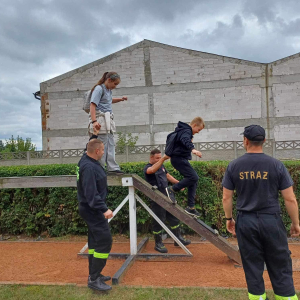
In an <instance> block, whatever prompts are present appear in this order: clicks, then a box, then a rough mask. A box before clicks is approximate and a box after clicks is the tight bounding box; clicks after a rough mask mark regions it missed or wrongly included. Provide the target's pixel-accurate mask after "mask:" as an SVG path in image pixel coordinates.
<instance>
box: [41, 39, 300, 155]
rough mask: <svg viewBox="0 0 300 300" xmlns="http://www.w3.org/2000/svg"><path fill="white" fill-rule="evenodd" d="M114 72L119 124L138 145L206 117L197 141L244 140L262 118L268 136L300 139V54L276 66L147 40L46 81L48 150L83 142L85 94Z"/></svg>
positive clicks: (44, 106) (160, 141)
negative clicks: (243, 134) (179, 124)
mask: <svg viewBox="0 0 300 300" xmlns="http://www.w3.org/2000/svg"><path fill="white" fill-rule="evenodd" d="M107 70H114V71H116V72H118V73H120V75H121V79H122V81H121V84H120V85H119V87H118V88H117V89H116V90H114V91H113V94H114V96H121V95H127V96H128V101H127V102H121V103H118V104H114V107H113V108H114V114H115V117H116V124H117V129H118V131H120V132H127V133H133V134H134V135H138V136H139V140H138V144H139V145H150V144H163V143H165V139H166V136H167V134H168V133H169V132H170V131H172V130H173V129H174V128H175V126H176V123H177V122H178V121H179V120H181V121H184V122H189V121H191V119H192V118H194V117H196V116H201V117H203V118H204V120H205V122H206V128H205V130H203V131H202V132H201V133H200V134H199V135H196V136H195V139H194V141H195V142H212V141H233V140H236V141H239V140H241V136H240V133H241V132H242V131H243V127H244V126H247V125H250V124H254V123H256V124H260V125H262V126H264V127H265V128H266V129H267V138H269V139H275V140H298V139H299V140H300V121H299V120H298V119H299V116H300V104H299V103H300V101H299V100H300V99H299V98H300V57H299V54H297V55H294V56H292V57H289V58H286V59H282V60H279V61H277V62H274V63H271V64H261V63H255V62H249V61H244V60H240V59H234V58H228V57H223V56H219V55H214V54H209V53H203V52H199V51H192V50H188V49H181V48H177V47H172V46H168V45H164V44H159V43H156V42H152V41H147V40H144V41H142V42H140V43H138V44H135V45H133V46H130V47H128V48H126V49H123V50H121V51H119V52H116V53H114V54H112V55H109V56H107V57H105V58H103V59H100V60H98V61H95V62H93V63H91V64H88V65H86V66H83V67H81V68H78V69H76V70H73V71H71V72H68V73H66V74H63V75H61V76H59V77H56V78H53V79H51V80H49V81H46V82H44V83H41V93H42V106H41V111H42V128H43V149H44V150H47V149H48V150H53V149H74V148H78V149H81V148H84V145H85V143H86V142H87V140H88V136H87V125H88V124H87V122H88V116H87V114H86V113H85V112H84V111H83V110H82V109H81V107H82V96H83V94H84V92H85V91H86V90H88V89H90V88H91V87H92V86H93V85H94V84H95V83H96V82H97V81H98V80H99V78H100V77H101V76H102V74H103V73H104V72H105V71H107Z"/></svg>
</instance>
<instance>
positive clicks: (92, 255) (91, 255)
mask: <svg viewBox="0 0 300 300" xmlns="http://www.w3.org/2000/svg"><path fill="white" fill-rule="evenodd" d="M88 257H89V278H88V282H89V281H90V280H91V279H90V275H91V274H92V272H93V268H92V264H93V257H94V254H89V256H88ZM105 265H106V262H105V264H104V266H105ZM104 266H103V268H104ZM100 278H101V280H102V281H109V280H111V277H110V276H104V275H102V274H101V273H100Z"/></svg>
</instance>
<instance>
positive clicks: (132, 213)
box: [78, 177, 193, 284]
mask: <svg viewBox="0 0 300 300" xmlns="http://www.w3.org/2000/svg"><path fill="white" fill-rule="evenodd" d="M122 186H124V187H128V195H127V196H126V197H125V199H124V200H123V201H122V202H121V204H120V205H119V206H118V207H117V208H116V209H115V211H114V212H113V215H114V217H115V216H116V214H117V213H118V212H119V211H120V210H121V208H122V207H123V206H124V204H125V203H126V202H127V201H128V202H129V232H130V254H129V253H110V255H109V259H116V258H123V259H124V258H125V259H126V260H125V262H124V263H123V265H122V267H121V268H120V269H119V270H118V271H117V272H116V273H115V274H114V275H113V277H112V283H113V284H119V283H121V281H122V279H123V278H124V276H125V274H126V273H127V272H128V270H129V268H130V267H131V266H132V265H133V263H134V261H135V260H143V261H162V260H172V259H174V260H176V261H183V260H190V259H191V258H192V256H193V254H192V253H191V252H190V251H189V250H188V249H187V248H186V247H185V246H184V245H183V244H182V243H181V242H180V241H179V240H178V239H177V237H176V236H175V235H174V234H173V233H172V231H171V230H170V229H169V228H168V227H167V226H166V225H165V224H164V223H163V222H162V221H161V220H160V219H159V218H158V217H157V216H156V215H155V213H154V212H153V211H152V210H151V209H150V208H149V207H148V206H147V205H146V204H145V202H144V201H143V200H142V199H141V198H140V197H139V196H138V195H137V194H135V188H134V185H133V178H132V177H123V178H122ZM136 201H138V202H139V203H140V204H141V205H142V206H143V207H144V208H145V209H146V210H147V211H148V213H149V214H150V215H151V216H152V217H153V218H154V219H155V220H156V221H157V222H158V223H159V224H160V225H161V226H162V227H163V228H164V229H165V231H166V232H167V233H168V234H169V235H170V236H171V237H172V238H173V240H174V241H176V242H177V244H178V245H179V246H180V247H181V248H182V249H183V250H184V251H185V253H186V254H156V253H154V254H152V253H141V252H142V250H143V249H144V248H145V247H146V244H147V242H148V240H149V239H148V238H145V239H143V240H142V241H141V242H140V244H139V245H137V223H136ZM112 219H113V218H111V219H109V220H108V222H110V221H111V220H112ZM87 248H88V244H87V243H86V244H85V245H84V247H83V248H82V249H81V250H80V251H79V253H78V256H79V257H87V256H88V254H87V253H84V252H85V251H86V249H87Z"/></svg>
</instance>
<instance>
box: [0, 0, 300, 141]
mask: <svg viewBox="0 0 300 300" xmlns="http://www.w3.org/2000/svg"><path fill="white" fill-rule="evenodd" d="M299 11H300V2H299V1H298V0H286V1H284V2H282V1H280V0H274V1H272V0H264V1H261V0H241V1H233V0H228V1H224V0H211V1H207V0H185V1H181V0H172V1H171V0H168V1H167V0H166V1H161V0H152V1H149V0H115V1H108V0H101V1H99V0H89V1H87V2H86V1H82V0H72V1H71V0H27V1H25V0H16V1H10V0H2V1H1V2H0V66H1V68H0V105H1V110H0V117H1V118H0V139H5V138H9V137H10V136H11V135H12V134H14V135H17V134H19V135H20V136H22V137H23V138H26V137H31V138H32V139H33V141H34V142H35V143H36V144H37V145H38V147H41V125H40V124H41V122H40V109H39V106H40V103H39V102H38V101H37V100H36V99H34V98H33V96H32V93H33V92H35V91H37V90H38V89H39V83H40V82H42V81H45V80H48V79H50V78H52V77H54V76H57V75H60V74H62V73H65V72H67V71H70V70H72V69H74V68H77V67H80V66H82V65H84V64H87V63H89V62H92V61H94V60H96V59H99V58H101V57H103V56H105V55H108V54H110V53H113V52H115V51H118V50H120V49H122V48H124V47H127V46H129V45H131V44H133V43H136V42H139V41H141V40H143V39H151V40H154V41H158V42H162V43H166V44H170V45H174V46H179V47H183V48H190V49H194V50H199V51H203V52H210V53H216V54H220V55H225V56H231V57H237V58H241V59H248V60H253V61H259V62H270V61H274V60H276V59H280V58H282V57H285V56H288V55H291V54H294V53H296V52H299V51H300V49H299V48H300V46H299V38H300V33H299V30H298V28H299V26H300V14H299Z"/></svg>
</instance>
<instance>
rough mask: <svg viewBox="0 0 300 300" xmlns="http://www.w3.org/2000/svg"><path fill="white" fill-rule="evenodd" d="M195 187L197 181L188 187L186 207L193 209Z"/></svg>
mask: <svg viewBox="0 0 300 300" xmlns="http://www.w3.org/2000/svg"><path fill="white" fill-rule="evenodd" d="M197 176H198V175H197ZM197 185H198V180H197V181H196V183H194V184H193V185H190V186H189V187H188V207H190V208H194V207H195V196H196V190H197Z"/></svg>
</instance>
